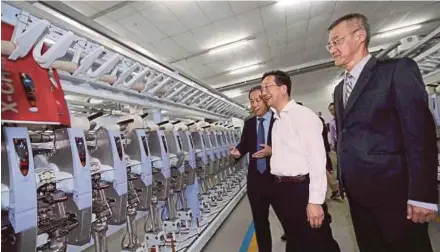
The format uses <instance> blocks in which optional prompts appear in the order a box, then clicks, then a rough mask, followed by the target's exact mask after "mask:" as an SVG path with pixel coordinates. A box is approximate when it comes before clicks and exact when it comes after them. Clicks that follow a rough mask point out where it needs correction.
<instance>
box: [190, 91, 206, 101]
mask: <svg viewBox="0 0 440 252" xmlns="http://www.w3.org/2000/svg"><path fill="white" fill-rule="evenodd" d="M204 95H206V93H204V92H201V93H200V94H198V95H197V96H196V97H194V99H192V100H191V103H194V102H195V101H197V99H199V98H201V97H202V96H204Z"/></svg>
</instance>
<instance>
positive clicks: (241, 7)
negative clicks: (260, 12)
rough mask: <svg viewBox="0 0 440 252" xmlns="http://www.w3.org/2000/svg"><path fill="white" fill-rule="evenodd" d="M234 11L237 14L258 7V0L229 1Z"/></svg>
mask: <svg viewBox="0 0 440 252" xmlns="http://www.w3.org/2000/svg"><path fill="white" fill-rule="evenodd" d="M228 2H229V5H230V6H231V9H232V11H233V12H234V13H235V14H240V13H242V12H247V11H250V10H255V9H258V7H259V5H258V2H255V1H231V0H230V1H228Z"/></svg>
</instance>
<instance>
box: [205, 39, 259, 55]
mask: <svg viewBox="0 0 440 252" xmlns="http://www.w3.org/2000/svg"><path fill="white" fill-rule="evenodd" d="M250 41H251V39H245V40H239V41H236V42H232V43H229V44H225V45H221V46H217V47H215V48H213V49H210V50H209V51H208V53H209V54H216V53H220V52H224V51H229V50H232V49H236V48H239V47H243V46H245V45H247V44H249V42H250Z"/></svg>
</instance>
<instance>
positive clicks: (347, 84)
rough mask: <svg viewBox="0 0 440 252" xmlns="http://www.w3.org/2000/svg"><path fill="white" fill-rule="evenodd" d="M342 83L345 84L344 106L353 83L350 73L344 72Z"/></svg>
mask: <svg viewBox="0 0 440 252" xmlns="http://www.w3.org/2000/svg"><path fill="white" fill-rule="evenodd" d="M344 84H345V94H344V106H347V102H348V97H350V94H351V91H353V85H354V77H353V76H351V74H350V73H346V74H345V80H344Z"/></svg>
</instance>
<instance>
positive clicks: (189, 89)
mask: <svg viewBox="0 0 440 252" xmlns="http://www.w3.org/2000/svg"><path fill="white" fill-rule="evenodd" d="M195 90H197V89H194V88H192V87H188V90H186V91H185V92H184V93H183V94H181V96H180V98H178V99H177V101H176V102H179V101H180V100H181V99H185V97H187V96H188V95H190V93H191V91H195Z"/></svg>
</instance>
